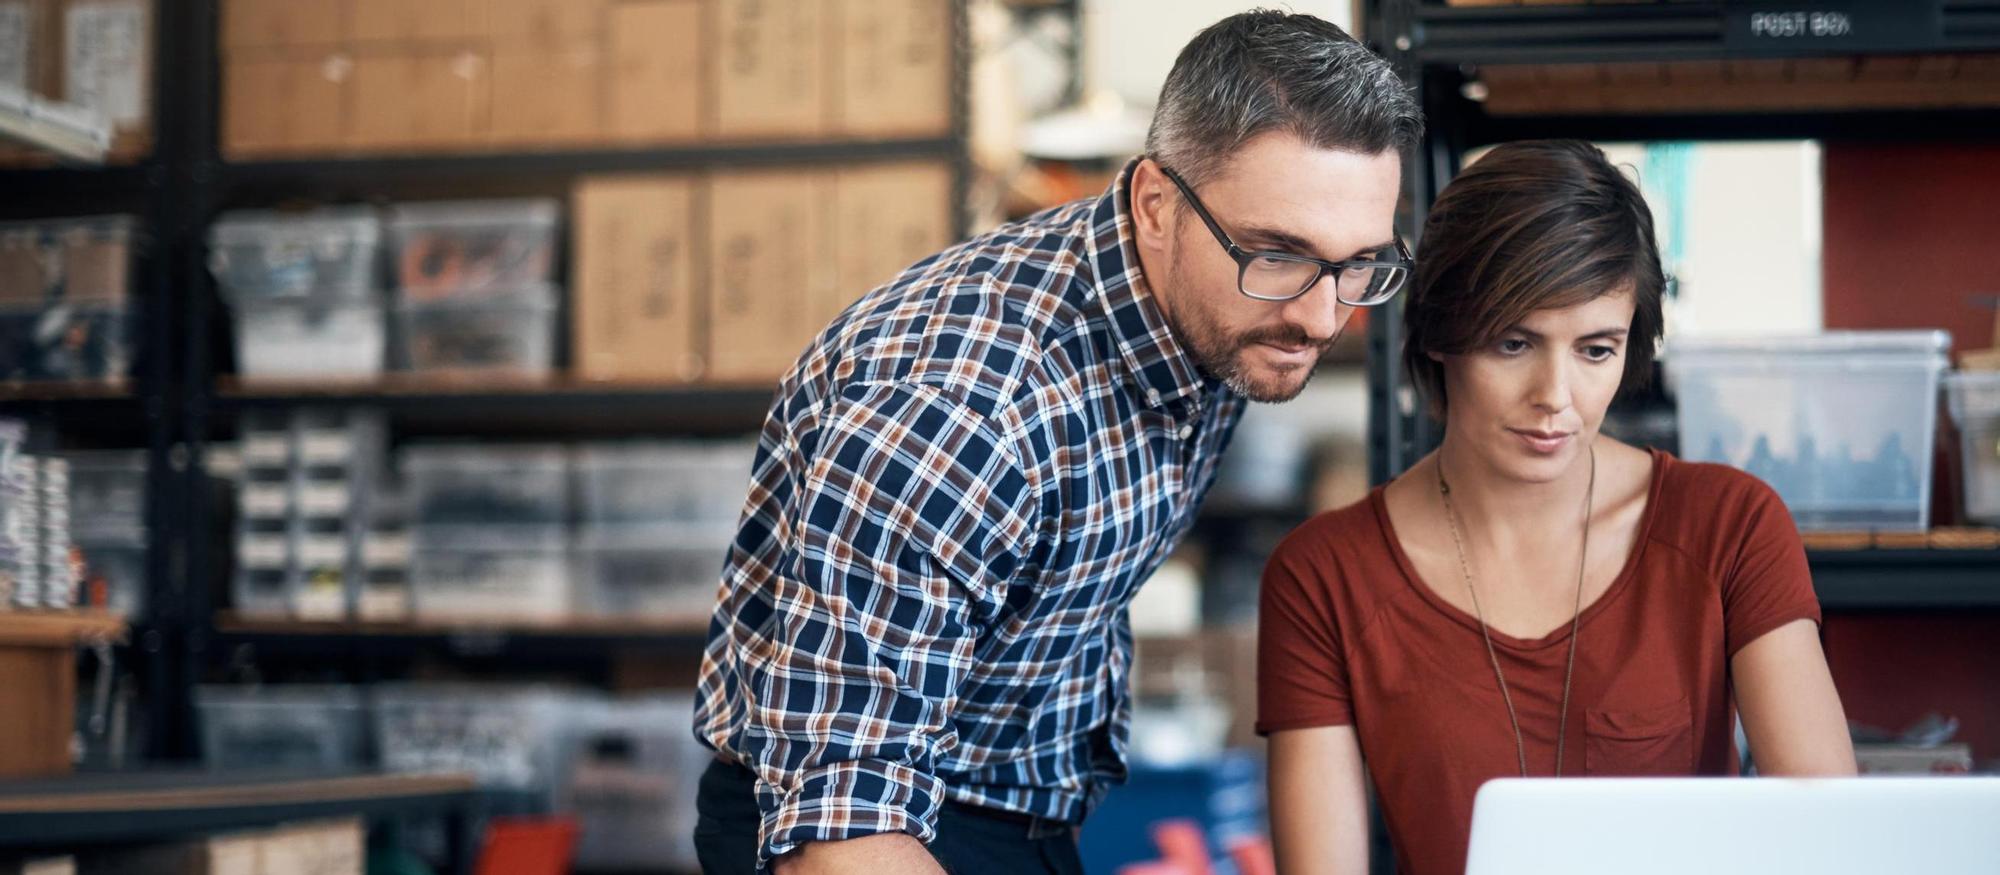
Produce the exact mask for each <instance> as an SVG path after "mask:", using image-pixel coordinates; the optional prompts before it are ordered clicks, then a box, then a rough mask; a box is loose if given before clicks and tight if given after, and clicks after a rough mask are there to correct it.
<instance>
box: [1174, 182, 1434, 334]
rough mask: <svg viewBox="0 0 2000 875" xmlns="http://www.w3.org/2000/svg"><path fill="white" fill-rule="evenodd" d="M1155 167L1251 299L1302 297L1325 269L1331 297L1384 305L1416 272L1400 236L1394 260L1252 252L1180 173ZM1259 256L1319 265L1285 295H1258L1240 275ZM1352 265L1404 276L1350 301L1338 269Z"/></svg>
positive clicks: (1357, 304)
mask: <svg viewBox="0 0 2000 875" xmlns="http://www.w3.org/2000/svg"><path fill="white" fill-rule="evenodd" d="M1156 166H1158V167H1159V168H1160V172H1161V173H1164V174H1166V176H1167V179H1169V180H1172V181H1173V183H1174V186H1175V187H1176V188H1179V189H1180V190H1181V196H1182V197H1185V198H1187V202H1188V206H1190V207H1193V208H1194V214H1195V215H1197V216H1200V217H1201V222H1202V224H1204V225H1207V226H1208V232H1209V233H1210V234H1214V235H1215V242H1217V243H1220V244H1222V249H1223V251H1224V252H1227V253H1229V257H1230V258H1231V259H1232V260H1234V261H1235V262H1236V291H1238V292H1241V293H1242V294H1243V296H1244V297H1246V298H1250V299H1252V300H1257V301H1268V302H1271V303H1284V302H1286V301H1294V300H1297V299H1299V298H1301V297H1303V296H1304V295H1305V293H1306V292H1309V291H1312V287H1313V286H1316V285H1319V281H1320V280H1321V279H1322V278H1324V277H1325V276H1326V275H1327V273H1328V272H1331V273H1332V274H1333V296H1334V298H1335V299H1336V300H1338V301H1340V302H1341V303H1343V304H1346V305H1348V306H1350V307H1379V306H1381V305H1383V304H1387V303H1389V302H1390V301H1393V300H1395V299H1396V295H1397V294H1398V293H1400V292H1401V291H1402V290H1403V287H1404V286H1407V285H1409V284H1410V274H1411V273H1413V272H1415V270H1416V266H1417V260H1416V258H1415V257H1414V256H1412V255H1411V254H1410V248H1409V247H1408V246H1407V245H1405V244H1404V243H1403V238H1402V237H1401V236H1398V237H1397V238H1396V256H1397V258H1396V260H1395V261H1383V260H1380V259H1374V258H1350V259H1347V260H1345V261H1327V260H1325V259H1320V258H1313V257H1312V256H1309V255H1295V254H1293V253H1290V252H1275V251H1270V250H1261V251H1253V250H1249V249H1244V248H1243V247H1241V246H1238V245H1236V241H1234V240H1231V239H1229V234H1228V233H1227V232H1225V231H1223V230H1222V226H1221V225H1220V224H1217V223H1216V221H1215V216H1213V215H1211V214H1210V213H1209V211H1208V207H1207V205H1205V204H1203V203H1202V202H1201V198H1200V197H1197V196H1196V195H1195V193H1194V187H1193V186H1191V185H1188V184H1187V180H1184V179H1182V178H1181V175H1180V174H1178V173H1175V172H1174V171H1173V168H1170V167H1167V166H1166V165H1164V164H1158V165H1156ZM1260 258H1268V259H1272V260H1276V261H1290V262H1295V263H1299V264H1310V265H1313V266H1314V267H1316V268H1318V271H1317V272H1316V273H1314V274H1313V277H1312V279H1311V280H1309V281H1307V282H1306V283H1305V284H1304V285H1302V286H1300V287H1299V290H1298V291H1296V292H1293V293H1291V294H1289V295H1285V296H1282V297H1272V296H1269V295H1259V294H1255V293H1252V292H1251V291H1250V290H1249V289H1248V288H1245V287H1244V285H1243V275H1244V274H1246V273H1248V272H1249V271H1250V263H1251V262H1253V261H1256V260H1257V259H1260ZM1352 268H1368V269H1381V268H1390V269H1395V270H1401V271H1403V276H1402V279H1401V280H1400V281H1398V282H1397V283H1396V286H1395V288H1393V289H1391V290H1390V291H1389V293H1388V294H1385V295H1383V296H1382V298H1381V300H1378V301H1350V300H1348V299H1346V298H1344V297H1341V294H1340V273H1341V271H1344V270H1349V269H1352Z"/></svg>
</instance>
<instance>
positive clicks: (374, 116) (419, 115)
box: [347, 49, 492, 149]
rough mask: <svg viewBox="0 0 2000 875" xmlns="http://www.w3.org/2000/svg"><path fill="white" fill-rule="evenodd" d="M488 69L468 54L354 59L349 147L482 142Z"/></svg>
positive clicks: (481, 57)
mask: <svg viewBox="0 0 2000 875" xmlns="http://www.w3.org/2000/svg"><path fill="white" fill-rule="evenodd" d="M488 66H489V65H488V63H487V60H486V57H485V55H484V54H483V53H481V52H479V51H474V50H470V49H466V50H459V51H452V50H442V51H428V52H417V53H406V52H385V53H380V54H377V53H373V52H363V53H359V54H357V55H356V57H355V59H354V83H353V91H352V93H353V98H352V103H351V104H350V106H351V108H352V111H351V115H350V122H351V123H350V125H349V127H348V136H347V143H348V145H350V146H352V147H355V148H357V149H397V148H411V147H418V148H453V147H460V148H462V147H466V146H470V145H474V144H476V143H479V142H481V141H482V140H484V138H485V133H486V130H487V124H488V119H489V117H490V105H491V100H492V87H491V86H492V82H491V76H490V71H489V70H488Z"/></svg>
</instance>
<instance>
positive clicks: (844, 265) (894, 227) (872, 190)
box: [815, 163, 956, 323]
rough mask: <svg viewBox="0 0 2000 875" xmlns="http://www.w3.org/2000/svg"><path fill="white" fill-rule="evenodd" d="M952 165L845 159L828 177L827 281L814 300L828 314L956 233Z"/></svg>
mask: <svg viewBox="0 0 2000 875" xmlns="http://www.w3.org/2000/svg"><path fill="white" fill-rule="evenodd" d="M952 194H953V193H952V168H951V166H950V165H949V164H942V163H912V164H885V165H879V166H865V167H848V168H843V169H841V170H840V171H839V172H838V175H837V177H836V178H835V182H834V192H833V196H834V200H833V204H834V205H833V218H832V227H833V243H834V245H833V252H834V259H835V261H834V269H833V271H832V275H833V277H834V282H833V283H831V284H829V285H828V286H827V287H826V289H825V293H824V294H823V295H822V296H821V297H820V299H819V300H818V301H817V302H816V303H815V308H816V312H817V314H818V319H819V321H820V322H822V323H825V322H830V321H832V320H833V318H834V317H835V316H838V315H840V311H842V310H844V309H846V308H847V306H848V305H849V304H852V303H853V302H854V301H855V300H856V299H858V298H860V297H861V296H862V295H865V294H867V293H868V292H869V291H870V290H872V289H874V288H875V287H877V286H880V285H882V284H884V283H887V282H888V281H889V280H890V279H892V278H893V277H895V276H896V274H898V273H900V272H901V271H902V270H903V269H904V268H906V267H909V266H910V265H911V264H913V263H915V262H916V261H917V260H919V259H921V258H924V257H925V256H928V255H931V254H933V253H935V252H938V251H939V250H942V249H944V248H945V247H946V246H949V245H951V243H952V241H953V239H954V238H955V236H956V235H955V233H954V232H955V230H956V229H955V227H954V225H955V223H954V221H953V220H954V218H955V215H956V210H955V209H954V208H953V197H952Z"/></svg>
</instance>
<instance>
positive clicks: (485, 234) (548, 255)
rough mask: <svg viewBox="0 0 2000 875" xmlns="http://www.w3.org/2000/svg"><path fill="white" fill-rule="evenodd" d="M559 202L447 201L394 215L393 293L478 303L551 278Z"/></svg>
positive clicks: (400, 208) (394, 210)
mask: <svg viewBox="0 0 2000 875" xmlns="http://www.w3.org/2000/svg"><path fill="white" fill-rule="evenodd" d="M559 212H560V210H559V207H558V205H557V203H556V201H554V200H546V199H540V200H499V201H443V202H436V203H410V204H398V205H396V206H394V207H391V208H390V210H389V240H390V245H391V247H392V249H393V258H394V273H395V282H396V287H397V288H399V289H401V290H402V291H403V292H404V293H405V294H406V295H407V296H409V299H410V300H430V299H438V298H462V297H481V296H485V295H488V294H491V293H496V292H499V293H504V292H506V291H508V290H510V289H516V288H520V287H521V286H525V285H534V284H538V283H546V282H549V281H550V280H552V279H554V274H553V270H554V265H555V244H556V223H557V217H558V215H559Z"/></svg>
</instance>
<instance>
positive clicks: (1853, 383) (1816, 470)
mask: <svg viewBox="0 0 2000 875" xmlns="http://www.w3.org/2000/svg"><path fill="white" fill-rule="evenodd" d="M1950 342H1951V341H1950V335H1948V334H1946V333H1945V332H1942V331H1915V332H1899V331H1883V332H1836V333H1829V334H1824V335H1819V336H1813V337H1799V338H1778V339H1762V340H1728V341H1719V340H1717V341H1690V340H1677V341H1675V342H1674V343H1672V344H1670V345H1669V348H1668V358H1667V373H1668V374H1669V376H1670V378H1671V379H1672V380H1673V383H1674V387H1675V394H1676V396H1677V398H1678V406H1679V411H1680V427H1681V442H1680V449H1681V452H1680V454H1681V456H1682V457H1683V458H1686V459H1690V460H1693V461H1698V462H1720V463H1723V464H1727V465H1733V466H1735V467H1737V468H1741V469H1743V470H1745V471H1747V472H1749V473H1751V474H1753V475H1756V476H1757V477H1759V478H1761V479H1762V480H1763V481H1764V482H1766V483H1768V484H1770V485H1771V487H1772V488H1774V489H1776V490H1777V492H1778V495H1779V496H1781V497H1782V498H1783V499H1784V501H1785V504H1786V506H1787V507H1789V508H1790V509H1791V512H1792V516H1793V518H1794V519H1795V520H1797V522H1798V524H1799V527H1800V528H1802V529H1809V530H1819V531H1849V530H1884V531H1922V530H1924V529H1926V528H1928V526H1929V524H1930V504H1931V444H1932V441H1933V439H1934V438H1935V436H1936V428H1937V411H1938V402H1937V398H1938V378H1939V376H1940V375H1941V374H1942V373H1943V371H1944V369H1945V364H1946V359H1945V354H1946V352H1947V350H1949V348H1950Z"/></svg>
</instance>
